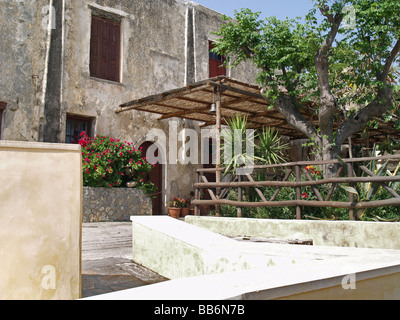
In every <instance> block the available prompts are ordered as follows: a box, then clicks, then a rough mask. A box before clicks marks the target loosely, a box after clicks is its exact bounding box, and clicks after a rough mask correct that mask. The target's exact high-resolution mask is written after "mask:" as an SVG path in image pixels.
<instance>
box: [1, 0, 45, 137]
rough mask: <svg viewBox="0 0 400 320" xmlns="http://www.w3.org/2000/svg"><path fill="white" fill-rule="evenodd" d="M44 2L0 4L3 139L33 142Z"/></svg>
mask: <svg viewBox="0 0 400 320" xmlns="http://www.w3.org/2000/svg"><path fill="white" fill-rule="evenodd" d="M46 5H48V1H45V0H38V1H33V0H28V1H1V5H0V75H1V76H0V101H5V102H7V109H6V111H5V113H4V125H3V138H4V139H6V140H19V141H37V140H38V139H39V136H38V134H39V117H40V112H41V111H42V109H41V104H42V91H43V80H44V76H45V69H46V43H47V39H48V38H47V34H46V30H45V29H44V28H43V27H42V22H43V19H44V18H45V14H43V13H42V9H43V8H44V7H45V6H46Z"/></svg>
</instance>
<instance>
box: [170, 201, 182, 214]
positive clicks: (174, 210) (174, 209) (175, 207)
mask: <svg viewBox="0 0 400 320" xmlns="http://www.w3.org/2000/svg"><path fill="white" fill-rule="evenodd" d="M168 210H169V215H170V217H171V218H178V217H179V215H180V214H181V205H180V199H179V198H177V197H175V198H174V199H173V200H172V201H171V202H170V205H169V208H168Z"/></svg>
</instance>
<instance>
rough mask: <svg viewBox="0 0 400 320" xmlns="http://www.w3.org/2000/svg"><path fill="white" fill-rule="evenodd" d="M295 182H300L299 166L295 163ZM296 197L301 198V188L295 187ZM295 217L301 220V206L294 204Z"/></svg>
mask: <svg viewBox="0 0 400 320" xmlns="http://www.w3.org/2000/svg"><path fill="white" fill-rule="evenodd" d="M296 182H297V183H298V182H300V166H299V165H296ZM296 199H297V200H301V188H300V187H299V186H298V187H296ZM296 218H297V219H298V220H301V206H296Z"/></svg>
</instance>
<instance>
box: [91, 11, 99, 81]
mask: <svg viewBox="0 0 400 320" xmlns="http://www.w3.org/2000/svg"><path fill="white" fill-rule="evenodd" d="M100 29H101V21H100V19H98V18H96V17H93V19H92V32H91V40H90V75H91V76H93V77H100V39H101V38H100Z"/></svg>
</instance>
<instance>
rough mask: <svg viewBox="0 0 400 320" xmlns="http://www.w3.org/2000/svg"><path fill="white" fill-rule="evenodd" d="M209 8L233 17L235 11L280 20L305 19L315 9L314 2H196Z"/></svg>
mask: <svg viewBox="0 0 400 320" xmlns="http://www.w3.org/2000/svg"><path fill="white" fill-rule="evenodd" d="M194 2H196V3H199V4H201V5H203V6H205V7H207V8H210V9H213V10H215V11H217V12H219V13H222V14H226V15H227V16H230V17H233V16H234V12H235V9H238V10H240V9H242V8H249V9H251V10H252V11H253V12H257V11H261V17H262V18H265V17H272V16H276V17H277V18H278V19H280V20H284V19H286V18H287V17H288V18H290V19H292V18H296V17H299V16H300V17H302V18H303V17H304V16H305V15H306V14H307V13H308V11H309V10H310V9H311V8H312V7H313V2H312V0H246V1H243V0H194Z"/></svg>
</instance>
